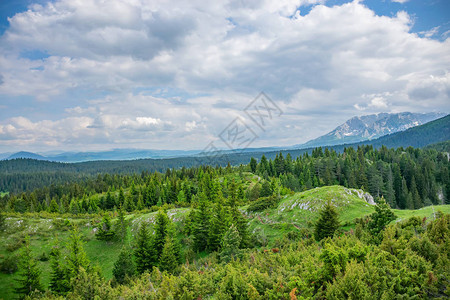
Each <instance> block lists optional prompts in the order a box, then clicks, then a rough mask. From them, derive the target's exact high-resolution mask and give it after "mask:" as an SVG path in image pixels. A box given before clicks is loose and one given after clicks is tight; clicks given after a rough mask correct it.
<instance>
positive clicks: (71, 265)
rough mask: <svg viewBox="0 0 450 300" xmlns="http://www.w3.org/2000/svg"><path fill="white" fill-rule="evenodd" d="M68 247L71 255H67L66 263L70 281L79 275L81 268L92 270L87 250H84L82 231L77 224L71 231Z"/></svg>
mask: <svg viewBox="0 0 450 300" xmlns="http://www.w3.org/2000/svg"><path fill="white" fill-rule="evenodd" d="M67 248H68V250H69V255H68V256H67V258H66V261H65V263H66V268H67V276H68V278H69V281H70V279H72V278H75V277H77V275H78V273H79V271H80V268H83V269H84V270H86V271H87V272H90V271H91V270H92V268H91V266H90V262H89V260H88V258H87V256H86V252H85V251H84V247H83V242H82V240H81V233H80V231H79V230H78V227H76V226H74V227H73V229H72V231H71V232H70V235H69V244H68V247H67Z"/></svg>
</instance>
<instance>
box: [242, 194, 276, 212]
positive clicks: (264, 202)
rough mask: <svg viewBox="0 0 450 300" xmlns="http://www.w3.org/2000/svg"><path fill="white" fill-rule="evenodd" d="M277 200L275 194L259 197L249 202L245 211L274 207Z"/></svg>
mask: <svg viewBox="0 0 450 300" xmlns="http://www.w3.org/2000/svg"><path fill="white" fill-rule="evenodd" d="M278 200H279V198H278V197H277V196H276V195H272V196H269V197H261V198H259V199H257V200H255V201H253V202H252V203H250V205H249V206H248V208H247V211H248V212H252V211H262V210H265V209H266V208H271V207H275V206H277V204H278Z"/></svg>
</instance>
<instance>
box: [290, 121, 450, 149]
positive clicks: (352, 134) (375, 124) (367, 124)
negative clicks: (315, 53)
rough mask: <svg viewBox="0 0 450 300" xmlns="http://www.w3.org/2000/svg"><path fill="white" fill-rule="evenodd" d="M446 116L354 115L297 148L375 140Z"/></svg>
mask: <svg viewBox="0 0 450 300" xmlns="http://www.w3.org/2000/svg"><path fill="white" fill-rule="evenodd" d="M443 116H445V114H443V113H424V114H421V113H410V112H403V113H396V114H389V113H380V114H374V115H367V116H361V117H353V118H351V119H350V120H347V121H346V122H345V123H344V124H341V125H339V126H338V127H336V128H335V129H334V130H333V131H331V132H329V133H327V134H325V135H323V136H321V137H318V138H316V139H313V140H311V141H309V142H307V143H305V144H301V145H297V148H310V147H319V146H322V147H323V146H334V145H341V144H351V143H358V142H361V141H368V140H374V139H377V138H379V137H382V136H384V135H387V134H393V133H396V132H399V131H404V130H406V129H408V128H411V127H415V126H419V125H422V124H425V123H428V122H430V121H433V120H436V119H438V118H441V117H443Z"/></svg>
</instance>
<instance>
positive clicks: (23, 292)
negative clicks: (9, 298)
mask: <svg viewBox="0 0 450 300" xmlns="http://www.w3.org/2000/svg"><path fill="white" fill-rule="evenodd" d="M40 276H41V270H40V269H39V267H38V264H37V261H36V259H35V258H34V257H33V255H32V254H31V246H30V237H29V236H26V237H25V245H24V247H23V248H22V253H21V254H20V258H19V278H18V279H17V280H16V281H17V287H16V293H17V294H18V295H19V296H20V297H25V296H27V295H30V294H31V293H32V292H34V291H35V290H37V291H40V290H42V285H41V282H40Z"/></svg>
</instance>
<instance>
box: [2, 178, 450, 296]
mask: <svg viewBox="0 0 450 300" xmlns="http://www.w3.org/2000/svg"><path fill="white" fill-rule="evenodd" d="M230 179H232V178H227V180H230ZM257 180H258V178H256V177H253V176H252V177H250V176H249V178H247V179H246V181H247V183H248V184H249V185H251V184H254V182H256V181H257ZM327 201H331V202H332V203H333V204H334V205H336V207H337V210H338V212H339V218H340V220H341V223H342V225H343V229H344V230H348V229H349V228H350V227H352V226H353V224H354V220H355V218H358V217H362V216H365V215H368V214H371V213H372V212H374V211H375V210H374V206H373V205H370V204H368V203H367V202H366V201H365V200H364V199H363V193H362V191H360V190H354V189H347V188H344V187H342V186H327V187H321V188H316V189H312V190H308V191H305V192H301V193H294V194H292V195H288V196H285V197H284V198H283V199H282V200H281V201H280V203H279V204H278V206H277V207H275V208H271V209H266V210H265V211H262V212H258V213H245V214H246V217H247V219H248V221H249V230H250V231H251V232H260V233H263V234H264V235H265V236H266V238H267V241H268V245H271V244H273V243H274V241H276V240H277V239H278V238H280V237H282V236H283V235H284V234H286V233H288V232H290V231H297V230H301V229H302V228H312V227H313V225H314V222H315V221H316V219H317V217H318V212H319V210H320V209H321V207H322V206H323V204H324V203H325V202H327ZM241 209H242V210H243V211H245V209H246V207H242V208H241ZM189 211H190V209H189V208H177V209H171V210H169V211H168V215H169V216H170V217H171V219H172V220H174V221H175V225H176V226H177V227H178V228H180V227H182V226H183V220H184V218H185V217H186V215H187V214H188V213H189ZM437 211H441V212H443V213H450V205H440V206H434V207H431V206H430V207H425V208H422V209H419V210H394V212H395V214H396V215H397V217H398V219H397V220H403V219H407V218H409V217H413V216H418V217H420V218H423V217H427V218H433V214H434V212H437ZM155 215H156V212H152V213H140V212H137V213H134V214H129V215H127V216H126V218H127V220H128V221H129V222H130V225H131V226H130V228H129V236H132V235H134V233H135V232H136V230H137V229H138V227H139V225H140V223H141V222H144V221H145V222H148V223H149V224H150V226H152V223H153V220H154V217H155ZM90 221H91V220H89V219H75V218H74V219H70V222H72V223H76V224H77V225H78V227H79V228H80V230H81V232H82V233H83V237H84V242H85V246H84V247H85V250H86V253H87V255H88V258H89V259H90V260H91V262H93V263H94V264H97V265H98V266H100V268H101V270H102V275H103V276H104V277H105V278H106V279H111V278H112V270H113V267H114V262H115V260H116V259H117V257H118V255H119V252H120V250H121V248H122V247H123V244H125V245H130V243H131V240H130V239H127V241H126V242H125V243H120V242H104V241H98V240H97V239H96V238H95V233H94V231H93V227H92V226H91V225H90ZM6 223H7V230H6V231H5V232H3V233H0V240H1V243H0V258H4V257H7V256H10V255H15V254H17V253H19V251H20V250H18V249H14V248H15V247H14V246H17V245H16V244H17V241H20V240H22V239H23V238H24V237H25V235H27V234H28V235H29V236H30V240H31V245H32V251H33V254H34V256H35V257H39V256H41V255H42V254H43V253H47V254H49V253H50V249H51V247H52V246H53V245H54V244H55V242H56V240H58V241H59V243H60V244H61V245H65V243H66V242H67V238H68V235H69V231H68V227H67V226H65V225H64V224H63V223H64V222H63V220H59V221H58V220H55V219H49V218H43V217H23V218H18V217H14V218H8V219H7V220H6ZM61 224H62V225H61ZM18 246H20V245H18ZM17 248H18V247H17ZM198 255H199V257H200V256H205V255H206V254H205V253H200V254H198ZM39 266H40V268H41V270H42V283H43V285H44V287H48V283H49V279H50V262H49V261H40V262H39ZM16 274H17V273H16ZM16 274H13V275H9V274H3V273H0V299H12V298H14V294H13V284H14V279H15V278H16Z"/></svg>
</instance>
